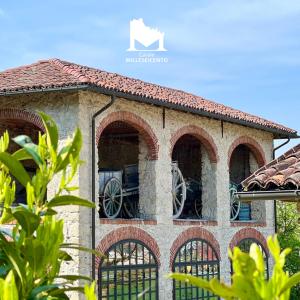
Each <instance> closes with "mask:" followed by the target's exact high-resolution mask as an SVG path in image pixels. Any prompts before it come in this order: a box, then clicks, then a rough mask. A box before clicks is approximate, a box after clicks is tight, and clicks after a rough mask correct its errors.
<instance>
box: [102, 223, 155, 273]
mask: <svg viewBox="0 0 300 300" xmlns="http://www.w3.org/2000/svg"><path fill="white" fill-rule="evenodd" d="M130 239H134V240H137V241H140V242H142V243H144V244H145V245H146V246H147V247H148V248H149V249H150V250H151V251H152V253H153V255H154V256H155V258H156V260H157V264H158V265H159V266H160V251H159V247H158V244H157V243H156V241H155V239H154V238H153V237H152V236H151V235H150V234H149V233H147V232H146V231H144V230H142V229H140V228H137V227H133V226H128V227H121V228H118V229H116V230H113V231H111V232H110V233H108V234H107V235H106V236H105V237H104V238H103V239H102V240H101V241H100V243H99V244H98V247H97V251H99V252H100V253H103V254H104V253H106V252H107V251H108V249H109V248H110V247H111V246H113V245H114V244H115V243H117V242H119V241H122V240H130ZM100 262H101V257H96V269H98V267H99V265H100Z"/></svg>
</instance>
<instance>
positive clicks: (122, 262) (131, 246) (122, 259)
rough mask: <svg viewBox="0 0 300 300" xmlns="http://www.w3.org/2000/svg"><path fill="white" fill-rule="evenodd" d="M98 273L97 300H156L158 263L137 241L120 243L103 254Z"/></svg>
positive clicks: (148, 250) (129, 240)
mask: <svg viewBox="0 0 300 300" xmlns="http://www.w3.org/2000/svg"><path fill="white" fill-rule="evenodd" d="M105 257H106V258H105V259H103V260H102V261H101V262H100V265H99V269H98V275H99V278H98V283H99V286H98V287H99V290H98V292H99V299H103V300H105V299H109V300H111V299H138V298H141V299H153V300H156V299H158V292H159V289H158V263H157V259H156V257H155V255H154V254H153V252H152V251H151V250H150V248H148V247H147V246H146V245H145V244H144V243H143V242H141V241H139V240H133V239H128V240H122V241H119V242H117V243H115V244H114V245H112V246H111V247H110V248H109V249H108V250H107V251H106V253H105Z"/></svg>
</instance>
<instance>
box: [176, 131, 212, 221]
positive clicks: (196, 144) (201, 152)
mask: <svg viewBox="0 0 300 300" xmlns="http://www.w3.org/2000/svg"><path fill="white" fill-rule="evenodd" d="M191 130H194V131H196V133H197V129H194V128H192V129H191ZM198 130H199V129H198ZM208 144H209V142H207V141H206V142H205V141H203V138H201V136H199V135H197V134H194V132H193V131H191V132H190V133H189V132H187V133H185V134H183V135H182V136H180V137H179V138H178V139H177V140H176V142H174V145H173V148H172V153H171V157H172V161H173V163H172V198H173V218H174V219H209V220H214V219H215V217H216V209H215V208H216V202H215V201H216V199H217V198H216V189H215V186H214V178H215V174H216V173H215V171H216V170H215V159H216V158H215V155H214V154H211V153H210V152H209V150H211V148H210V147H211V146H210V145H209V146H208Z"/></svg>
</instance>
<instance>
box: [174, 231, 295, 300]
mask: <svg viewBox="0 0 300 300" xmlns="http://www.w3.org/2000/svg"><path fill="white" fill-rule="evenodd" d="M268 248H269V250H270V253H271V254H272V256H273V258H274V262H275V264H274V268H273V274H272V276H271V278H270V279H269V280H266V278H265V263H264V258H263V255H262V252H261V250H260V248H259V247H258V245H256V244H252V245H251V247H250V252H249V254H248V253H244V252H242V251H241V250H240V249H239V248H237V247H236V248H234V249H233V252H231V251H229V256H230V258H231V260H232V266H233V271H234V272H233V275H232V284H231V285H226V284H225V283H222V282H220V281H219V280H218V279H216V278H214V279H212V280H210V281H206V280H204V279H201V278H198V277H194V276H192V275H187V274H179V273H177V274H176V273H174V274H171V275H169V277H170V278H172V279H175V280H179V281H182V282H185V283H188V284H191V285H193V286H196V287H200V288H203V289H205V290H208V291H210V292H212V293H214V294H215V295H218V296H220V297H222V298H224V299H231V300H233V299H240V300H271V299H272V300H273V299H274V300H288V299H289V298H290V290H291V288H292V287H293V286H295V285H296V284H298V283H299V282H300V273H297V274H294V275H293V276H291V277H289V274H288V273H287V272H285V271H284V270H283V267H284V264H285V260H286V256H287V255H288V254H289V253H290V252H291V249H285V250H283V251H282V252H281V249H280V245H279V242H278V239H277V236H274V237H269V238H268Z"/></svg>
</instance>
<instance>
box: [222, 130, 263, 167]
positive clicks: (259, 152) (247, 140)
mask: <svg viewBox="0 0 300 300" xmlns="http://www.w3.org/2000/svg"><path fill="white" fill-rule="evenodd" d="M239 145H246V146H247V147H249V149H250V150H251V151H252V153H253V155H254V156H255V159H256V161H257V163H258V165H259V167H262V166H264V165H265V164H266V156H265V153H264V150H263V148H262V147H261V145H260V144H259V143H258V142H257V141H256V140H254V139H253V138H251V137H249V136H241V137H239V138H237V139H236V140H235V141H234V142H233V143H232V144H231V146H230V148H229V151H228V166H230V159H231V156H232V153H233V151H234V150H235V148H236V147H237V146H239Z"/></svg>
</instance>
